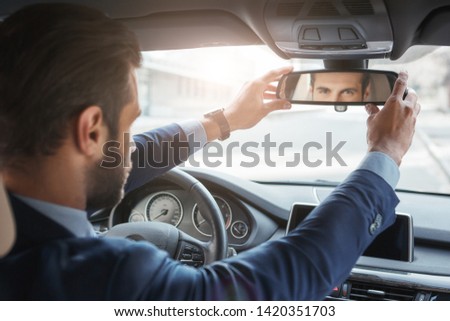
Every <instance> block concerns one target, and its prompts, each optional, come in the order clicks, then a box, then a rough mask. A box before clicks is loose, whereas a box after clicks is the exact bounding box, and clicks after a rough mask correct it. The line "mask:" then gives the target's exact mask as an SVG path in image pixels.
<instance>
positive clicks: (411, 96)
mask: <svg viewBox="0 0 450 321" xmlns="http://www.w3.org/2000/svg"><path fill="white" fill-rule="evenodd" d="M417 99H418V97H417V94H416V91H415V90H414V89H412V88H408V95H406V97H405V99H404V100H405V102H406V103H407V106H409V107H411V108H412V109H413V111H414V114H415V115H416V116H417V115H418V114H419V112H420V104H418V103H417Z"/></svg>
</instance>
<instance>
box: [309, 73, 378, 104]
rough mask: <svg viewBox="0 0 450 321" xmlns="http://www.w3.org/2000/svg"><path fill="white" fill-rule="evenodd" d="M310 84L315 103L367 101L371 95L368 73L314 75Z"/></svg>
mask: <svg viewBox="0 0 450 321" xmlns="http://www.w3.org/2000/svg"><path fill="white" fill-rule="evenodd" d="M310 84H311V97H312V100H314V101H327V102H335V101H338V102H358V101H367V97H369V94H370V76H369V74H367V73H360V72H346V73H340V72H335V73H334V72H333V73H313V74H311V81H310Z"/></svg>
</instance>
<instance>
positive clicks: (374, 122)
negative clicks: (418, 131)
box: [366, 72, 420, 165]
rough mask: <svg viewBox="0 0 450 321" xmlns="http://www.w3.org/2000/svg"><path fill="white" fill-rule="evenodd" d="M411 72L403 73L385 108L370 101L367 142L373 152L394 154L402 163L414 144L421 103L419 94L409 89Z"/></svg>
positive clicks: (396, 160)
mask: <svg viewBox="0 0 450 321" xmlns="http://www.w3.org/2000/svg"><path fill="white" fill-rule="evenodd" d="M407 80H408V75H407V74H406V73H404V72H401V73H400V74H399V76H398V79H397V81H396V82H395V84H394V89H393V90H392V94H391V96H390V97H389V98H388V100H387V101H386V104H385V105H384V108H383V109H381V110H380V109H379V108H378V107H377V106H375V105H374V104H367V105H366V111H367V113H368V114H369V118H368V119H367V144H368V148H369V149H368V150H369V152H373V151H378V152H382V153H385V154H387V155H388V156H390V157H391V158H392V159H393V160H394V161H395V162H396V163H397V164H398V165H400V163H401V160H402V158H403V156H404V155H405V154H406V152H407V151H408V149H409V147H410V146H411V142H412V138H413V135H414V128H415V124H416V118H417V115H418V114H419V112H420V105H419V104H418V103H417V95H416V93H415V91H414V90H412V89H409V90H408V95H407V96H406V97H405V99H403V94H404V93H405V90H406V88H407Z"/></svg>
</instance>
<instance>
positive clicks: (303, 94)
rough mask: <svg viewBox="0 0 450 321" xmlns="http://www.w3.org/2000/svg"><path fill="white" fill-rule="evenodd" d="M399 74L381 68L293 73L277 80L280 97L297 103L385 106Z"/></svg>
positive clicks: (278, 95)
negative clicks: (372, 104) (371, 104)
mask: <svg viewBox="0 0 450 321" xmlns="http://www.w3.org/2000/svg"><path fill="white" fill-rule="evenodd" d="M397 77H398V74H397V73H395V72H391V71H382V70H351V71H350V70H345V71H339V70H313V71H302V72H292V73H289V74H286V75H284V76H283V77H282V78H281V80H280V81H279V82H278V88H277V97H278V98H282V99H287V100H289V101H290V102H291V103H294V104H313V105H334V106H338V105H339V106H343V107H345V106H347V105H364V104H367V103H374V104H381V105H383V104H384V103H385V102H386V100H387V99H388V97H389V95H390V94H391V92H392V88H393V86H394V83H395V80H396V79H397Z"/></svg>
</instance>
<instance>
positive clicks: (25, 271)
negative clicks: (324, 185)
mask: <svg viewBox="0 0 450 321" xmlns="http://www.w3.org/2000/svg"><path fill="white" fill-rule="evenodd" d="M174 128H175V127H174ZM165 130H167V134H169V135H168V136H167V137H165V138H169V136H170V133H171V132H172V133H173V131H170V130H168V129H167V128H166V129H165ZM148 137H150V136H148ZM168 167H170V166H168ZM164 170H167V168H163V169H162V171H164ZM147 175H150V174H147ZM138 176H139V175H138ZM150 176H152V175H150ZM133 182H134V183H133V184H134V185H131V186H139V185H140V184H141V183H145V182H146V179H142V180H140V179H139V178H135V180H134V181H133ZM11 203H12V207H13V211H14V213H15V216H16V224H17V231H18V239H17V242H16V244H15V246H14V248H13V250H12V251H11V253H10V254H8V256H6V257H5V258H3V259H1V260H0V300H141V299H142V300H230V299H237V300H320V299H323V298H324V297H325V296H326V295H327V294H328V293H329V292H330V290H331V289H332V288H333V287H334V286H335V285H337V284H339V283H341V282H342V281H343V280H345V278H346V277H347V276H348V274H349V273H350V271H351V268H352V267H353V265H354V264H355V263H356V261H357V259H358V257H359V256H360V255H361V253H362V252H363V251H364V250H365V248H366V247H367V246H368V245H369V244H370V242H371V241H372V240H373V239H374V238H375V237H376V236H377V235H378V234H379V233H380V232H381V231H382V230H384V229H385V228H386V227H387V226H388V225H390V224H391V223H392V222H393V221H394V209H395V206H396V205H397V203H398V199H397V197H396V195H395V193H394V191H393V190H392V188H391V187H390V186H389V185H388V184H387V183H386V182H385V181H384V180H383V179H382V178H381V177H379V176H378V175H376V174H374V173H372V172H369V171H365V170H357V171H355V172H353V173H352V174H351V175H350V176H349V177H348V178H347V180H346V181H345V182H344V183H342V184H341V185H340V186H339V187H337V188H336V189H335V191H334V192H333V193H332V194H331V195H330V196H329V197H328V198H327V199H326V200H325V201H324V202H322V204H320V206H318V207H317V208H316V209H315V210H314V211H313V212H312V213H311V214H310V215H309V216H308V218H307V219H306V220H305V221H304V222H303V223H302V224H301V225H300V226H299V227H298V228H297V229H295V230H294V231H292V232H291V233H290V234H289V235H288V236H286V237H284V238H282V239H279V240H275V241H270V242H266V243H264V244H262V245H261V246H259V247H257V248H255V249H252V250H249V251H247V252H244V253H241V254H239V255H238V256H236V257H233V258H229V259H226V260H223V261H220V262H216V263H213V264H211V265H209V266H206V267H204V268H200V269H194V268H192V267H188V266H184V265H182V264H180V263H178V262H177V261H174V260H172V259H171V258H169V257H168V255H167V254H166V253H165V252H163V251H161V250H159V249H157V248H156V247H154V246H153V245H151V244H148V243H145V242H133V241H128V240H121V239H99V238H77V237H75V236H74V235H73V234H71V233H70V232H69V231H68V230H67V229H65V228H64V227H62V226H60V225H58V224H57V223H55V222H53V221H51V220H49V219H47V218H46V217H45V216H43V215H42V214H40V213H38V212H37V211H35V210H34V209H32V208H30V207H29V206H27V205H26V204H24V203H23V202H21V201H20V200H18V199H16V198H14V197H11ZM378 214H380V215H382V217H383V220H382V222H381V223H382V224H381V225H380V227H379V229H378V230H376V231H375V233H373V229H371V228H370V226H371V225H372V223H373V222H374V221H375V217H376V216H377V215H378ZM371 233H373V234H371Z"/></svg>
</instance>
